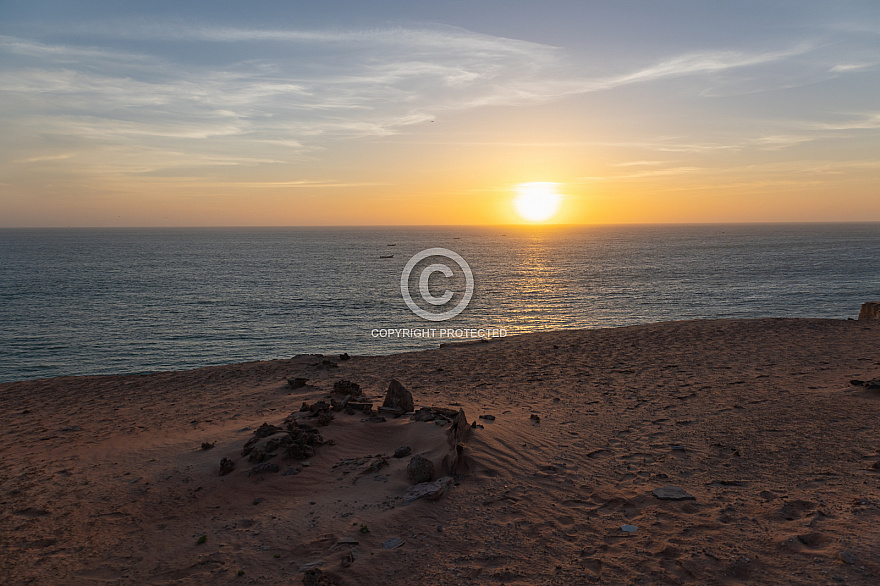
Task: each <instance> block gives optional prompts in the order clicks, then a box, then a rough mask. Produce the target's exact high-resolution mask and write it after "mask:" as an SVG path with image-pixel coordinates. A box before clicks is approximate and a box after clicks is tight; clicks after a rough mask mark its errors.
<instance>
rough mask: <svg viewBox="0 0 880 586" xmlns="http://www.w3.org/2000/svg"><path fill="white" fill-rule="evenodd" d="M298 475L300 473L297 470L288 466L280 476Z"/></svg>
mask: <svg viewBox="0 0 880 586" xmlns="http://www.w3.org/2000/svg"><path fill="white" fill-rule="evenodd" d="M299 473H300V469H299V468H294V467H293V466H290V467H288V468H287V470H285V471H284V472H282V473H281V476H296V475H297V474H299Z"/></svg>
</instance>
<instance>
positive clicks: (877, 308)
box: [859, 301, 880, 319]
mask: <svg viewBox="0 0 880 586" xmlns="http://www.w3.org/2000/svg"><path fill="white" fill-rule="evenodd" d="M859 319H880V301H869V302H867V303H862V308H861V310H860V311H859Z"/></svg>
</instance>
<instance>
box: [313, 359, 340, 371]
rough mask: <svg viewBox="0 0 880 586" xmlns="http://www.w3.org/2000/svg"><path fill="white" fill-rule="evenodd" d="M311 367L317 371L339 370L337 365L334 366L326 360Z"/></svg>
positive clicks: (333, 363)
mask: <svg viewBox="0 0 880 586" xmlns="http://www.w3.org/2000/svg"><path fill="white" fill-rule="evenodd" d="M312 366H314V367H315V368H317V369H318V370H331V369H333V368H339V365H338V364H336V363H335V362H333V361H332V360H327V359H324V360H322V361H321V362H316V363H315V364H313V365H312Z"/></svg>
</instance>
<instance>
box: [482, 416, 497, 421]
mask: <svg viewBox="0 0 880 586" xmlns="http://www.w3.org/2000/svg"><path fill="white" fill-rule="evenodd" d="M480 419H485V420H486V421H495V416H494V415H480Z"/></svg>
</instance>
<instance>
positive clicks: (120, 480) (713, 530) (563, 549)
mask: <svg viewBox="0 0 880 586" xmlns="http://www.w3.org/2000/svg"><path fill="white" fill-rule="evenodd" d="M878 349H880V322H876V321H837V320H818V319H801V320H792V319H762V320H745V321H736V320H717V321H690V322H671V323H662V324H650V325H644V326H633V327H626V328H615V329H605V330H591V331H564V332H553V333H540V334H531V335H524V336H517V337H511V338H507V339H501V340H495V341H492V342H489V343H485V344H468V345H448V346H445V347H443V348H440V349H436V350H431V351H425V352H416V353H404V354H397V355H391V356H377V357H357V356H355V357H352V358H351V359H350V360H338V358H337V357H333V356H327V357H323V356H299V357H295V358H293V359H291V360H278V361H271V362H255V363H247V364H238V365H230V366H221V367H210V368H202V369H198V370H194V371H188V372H168V373H157V374H152V375H144V376H110V377H66V378H58V379H47V380H39V381H28V382H19V383H8V384H2V385H0V421H2V429H0V432H2V435H0V466H2V467H0V507H2V509H0V572H2V576H3V581H4V582H5V583H11V584H19V583H29V582H33V583H65V584H69V583H162V584H165V583H179V584H203V583H242V584H251V583H279V582H290V581H293V582H295V583H299V582H300V581H302V580H303V579H304V577H305V579H306V580H307V582H312V583H319V582H320V583H326V584H330V583H337V584H480V583H486V584H536V583H537V584H543V583H548V584H581V583H599V582H601V583H608V584H624V583H646V584H647V583H658V584H676V583H695V584H727V583H738V582H748V583H764V584H785V583H795V584H806V583H809V584H813V583H818V584H825V583H828V584H832V583H849V584H875V583H877V582H878V580H880V554H878V551H880V547H878V546H880V463H878V462H880V426H878V423H877V422H878V421H880V390H875V389H871V388H868V387H867V386H863V385H853V384H850V381H851V380H853V379H857V380H864V381H868V380H871V379H874V378H877V377H880V352H878ZM328 360H329V361H332V362H334V363H336V365H337V366H336V367H333V366H330V365H329V364H328V363H326V362H323V361H328ZM294 377H299V378H304V379H308V382H307V384H306V385H305V386H302V387H300V388H296V389H293V388H291V386H290V385H289V384H288V382H287V381H288V379H289V378H294ZM392 379H397V380H399V381H400V382H402V383H403V385H404V386H405V387H406V388H407V389H408V390H409V391H411V393H412V395H413V397H414V401H415V406H416V409H418V408H420V407H424V406H427V407H440V408H444V409H451V410H452V411H450V412H449V413H454V412H457V410H459V409H462V410H463V411H464V413H465V415H466V417H467V420H468V423H471V424H476V427H469V428H468V429H469V432H470V433H469V434H468V435H467V436H466V437H464V438H463V439H461V442H462V448H461V449H460V453H459V451H457V450H455V440H454V438H452V437H451V434H452V433H453V432H452V431H451V427H452V425H453V424H452V423H450V422H449V421H448V420H446V419H444V420H443V421H437V420H434V421H416V420H413V419H411V418H410V417H409V416H403V417H400V418H394V417H393V416H392V415H391V414H380V415H384V417H385V419H386V421H384V422H383V421H379V420H376V419H372V420H371V418H370V416H369V415H368V414H365V413H363V412H362V411H358V410H354V411H353V412H352V413H347V412H346V411H345V410H340V411H333V410H332V409H331V410H330V411H328V412H327V416H328V417H332V419H331V420H330V421H329V423H328V424H327V425H319V424H318V418H317V417H314V416H312V414H311V412H309V411H300V409H301V406H302V404H303V402H305V403H307V404H309V405H313V404H314V403H316V402H317V401H321V400H323V401H326V402H327V403H330V400H331V398H332V399H333V400H335V401H337V402H341V401H342V395H341V394H338V393H334V391H333V389H334V384H335V383H337V382H338V381H340V380H348V381H352V382H353V383H356V384H357V385H359V386H360V392H361V393H363V394H364V395H365V397H366V400H365V401H361V402H362V403H363V402H371V403H372V405H373V409H372V411H373V413H374V414H375V412H376V411H377V409H378V407H379V406H381V405H382V401H383V397H384V395H385V391H386V389H387V388H388V385H389V381H391V380H392ZM481 416H491V417H489V418H481ZM492 417H494V419H492ZM423 418H424V417H423ZM450 419H451V415H450ZM285 420H286V421H287V422H288V423H290V425H291V428H290V429H292V430H293V431H287V429H288V428H287V427H285V425H286V424H285ZM323 422H324V423H327V421H326V419H325V420H324V421H323ZM264 423H266V424H269V425H273V426H277V427H278V431H277V432H276V433H277V436H271V437H275V438H276V439H279V438H282V437H284V436H285V434H287V433H294V432H296V430H301V429H302V426H303V425H304V426H306V427H308V428H314V430H315V431H312V432H304V433H312V434H314V433H317V434H319V435H320V441H318V442H315V444H314V446H313V447H312V449H313V450H314V454H313V455H308V456H307V459H306V460H302V459H297V458H289V457H285V454H284V448H283V447H281V448H276V449H275V452H274V453H276V455H275V456H274V457H269V458H268V459H265V460H264V462H262V463H269V464H275V465H277V468H278V470H277V472H276V471H272V469H273V467H272V466H267V467H265V468H268V469H269V470H268V471H264V472H261V473H255V471H254V466H257V465H259V464H261V462H259V461H257V460H258V459H259V458H253V460H254V461H249V460H248V456H243V455H242V448H243V446H244V445H245V443H246V442H247V441H248V440H249V439H250V438H252V437H254V434H255V432H256V431H257V430H258V429H259V428H260V426H261V425H262V424H264ZM268 429H269V428H264V430H268ZM270 431H271V430H270ZM297 433H299V432H297ZM286 441H288V440H286ZM289 441H292V440H289ZM203 443H207V444H213V447H212V448H211V449H203V448H202V444H203ZM261 445H263V446H265V441H264V442H263V444H261ZM404 446H408V447H409V448H410V453H409V454H407V455H405V456H402V457H395V451H396V450H398V448H402V447H404ZM206 447H207V446H206ZM269 447H270V448H271V447H272V446H269ZM294 451H295V450H294ZM269 452H270V453H273V452H272V450H269ZM300 455H302V454H300ZM414 455H420V456H422V457H424V458H426V459H427V460H429V461H431V462H432V463H433V465H434V468H435V470H434V475H433V478H441V477H444V476H449V477H450V478H451V479H450V481H449V484H450V486H449V487H448V489H447V491H446V493H445V494H444V495H443V496H442V497H441V498H439V499H437V500H433V501H431V500H427V499H418V500H414V501H413V502H409V503H407V501H408V500H409V499H408V495H411V492H409V491H410V487H411V486H412V485H413V482H414V481H413V480H412V478H410V476H409V475H408V473H407V467H408V465H409V463H410V461H411V459H412V458H413V456H414ZM459 455H460V459H459V460H458V461H456V456H459ZM223 458H227V459H229V460H231V461H232V462H234V469H233V470H232V471H231V472H230V473H228V474H225V475H220V473H219V471H220V461H221V459H223ZM669 487H673V488H669ZM664 490H665V492H664ZM670 497H671V498H670ZM624 526H627V527H626V529H628V530H624V529H622V527H624Z"/></svg>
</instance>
